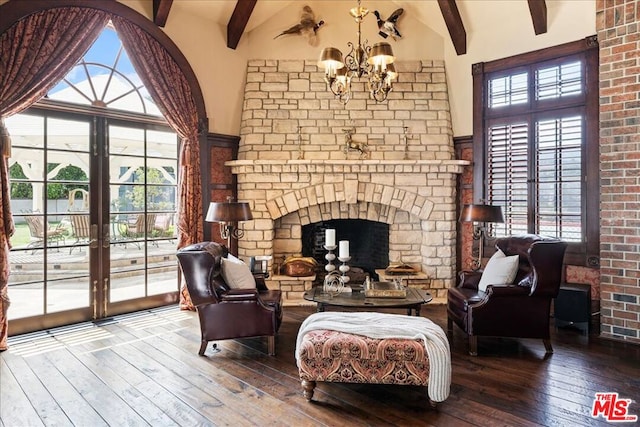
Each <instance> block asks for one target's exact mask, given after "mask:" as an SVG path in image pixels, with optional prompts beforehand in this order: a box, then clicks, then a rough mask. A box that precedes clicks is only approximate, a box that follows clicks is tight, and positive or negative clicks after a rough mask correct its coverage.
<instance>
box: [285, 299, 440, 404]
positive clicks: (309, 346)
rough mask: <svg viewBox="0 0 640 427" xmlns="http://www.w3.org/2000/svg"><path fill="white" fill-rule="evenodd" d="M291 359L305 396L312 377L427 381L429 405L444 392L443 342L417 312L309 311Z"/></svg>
mask: <svg viewBox="0 0 640 427" xmlns="http://www.w3.org/2000/svg"><path fill="white" fill-rule="evenodd" d="M296 362H297V365H298V370H299V373H300V380H301V381H302V388H303V394H304V396H305V397H306V398H307V400H311V399H312V398H313V392H314V388H315V386H316V382H317V381H325V382H345V383H367V384H400V385H418V386H427V387H428V396H429V403H430V404H431V405H432V406H435V404H436V402H442V401H444V400H445V399H446V398H447V397H448V396H449V387H450V385H451V355H450V352H449V342H448V340H447V337H446V335H445V333H444V331H443V330H442V328H440V327H439V326H438V325H436V324H435V323H433V322H431V321H430V320H428V319H425V318H423V317H415V316H404V315H397V314H386V313H369V312H366V313H341V312H322V313H315V314H312V315H311V316H309V317H308V318H307V319H306V320H305V321H304V322H303V323H302V325H301V326H300V330H299V331H298V337H297V340H296Z"/></svg>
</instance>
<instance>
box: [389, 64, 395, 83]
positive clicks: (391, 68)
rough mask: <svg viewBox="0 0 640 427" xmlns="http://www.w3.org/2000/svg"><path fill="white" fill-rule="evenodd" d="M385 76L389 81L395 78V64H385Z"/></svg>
mask: <svg viewBox="0 0 640 427" xmlns="http://www.w3.org/2000/svg"><path fill="white" fill-rule="evenodd" d="M387 77H388V79H389V81H391V80H395V79H396V77H398V72H397V71H396V66H395V65H393V64H389V65H387Z"/></svg>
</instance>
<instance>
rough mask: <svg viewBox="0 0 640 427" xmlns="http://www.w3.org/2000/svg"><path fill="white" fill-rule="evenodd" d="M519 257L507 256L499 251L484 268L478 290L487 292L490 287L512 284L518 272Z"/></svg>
mask: <svg viewBox="0 0 640 427" xmlns="http://www.w3.org/2000/svg"><path fill="white" fill-rule="evenodd" d="M518 257H519V256H518V255H512V256H505V254H504V252H502V251H501V250H500V249H498V251H497V252H496V253H495V254H493V256H492V257H491V258H490V259H489V262H488V263H487V266H486V267H485V268H484V272H483V273H482V277H480V283H478V290H480V291H482V292H486V291H487V286H489V285H508V284H511V283H512V282H513V279H515V278H516V273H517V272H518Z"/></svg>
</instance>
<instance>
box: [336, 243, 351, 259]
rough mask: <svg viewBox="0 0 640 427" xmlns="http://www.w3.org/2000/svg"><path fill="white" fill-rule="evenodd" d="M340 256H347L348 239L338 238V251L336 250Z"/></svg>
mask: <svg viewBox="0 0 640 427" xmlns="http://www.w3.org/2000/svg"><path fill="white" fill-rule="evenodd" d="M338 256H339V257H340V258H347V257H348V256H349V241H348V240H340V251H339V252H338Z"/></svg>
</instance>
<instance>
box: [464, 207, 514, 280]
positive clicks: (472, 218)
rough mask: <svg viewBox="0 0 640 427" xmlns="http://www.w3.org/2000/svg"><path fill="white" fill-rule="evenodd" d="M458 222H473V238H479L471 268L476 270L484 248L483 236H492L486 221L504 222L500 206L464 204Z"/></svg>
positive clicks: (480, 264)
mask: <svg viewBox="0 0 640 427" xmlns="http://www.w3.org/2000/svg"><path fill="white" fill-rule="evenodd" d="M459 221H460V222H473V223H474V227H473V238H474V239H475V240H479V242H478V244H479V246H478V259H475V260H474V261H473V264H472V266H473V269H474V270H478V269H479V268H480V267H481V266H482V255H483V250H484V238H485V236H486V237H492V235H491V231H487V223H488V222H504V217H503V216H502V208H501V207H500V206H493V205H483V204H477V205H474V204H471V205H464V207H463V208H462V211H461V212H460V219H459Z"/></svg>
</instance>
